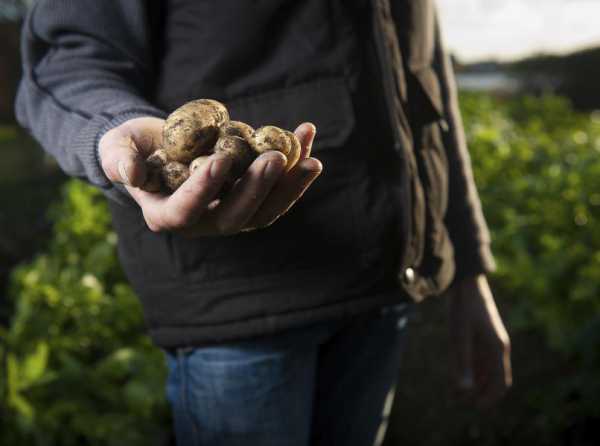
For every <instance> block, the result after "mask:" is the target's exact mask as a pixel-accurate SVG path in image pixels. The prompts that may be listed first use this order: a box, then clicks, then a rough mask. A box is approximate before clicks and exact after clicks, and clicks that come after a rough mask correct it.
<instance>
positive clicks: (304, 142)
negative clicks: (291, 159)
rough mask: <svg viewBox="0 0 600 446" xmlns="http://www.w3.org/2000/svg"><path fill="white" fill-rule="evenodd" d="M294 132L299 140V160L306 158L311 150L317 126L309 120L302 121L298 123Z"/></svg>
mask: <svg viewBox="0 0 600 446" xmlns="http://www.w3.org/2000/svg"><path fill="white" fill-rule="evenodd" d="M294 133H295V134H296V136H297V137H298V139H299V140H300V145H301V146H302V151H301V152H300V160H303V159H305V158H308V157H309V156H310V153H311V150H312V144H313V141H314V139H315V135H316V134H317V128H316V127H315V125H314V124H312V123H310V122H304V123H302V124H300V125H299V126H298V127H297V128H296V130H294Z"/></svg>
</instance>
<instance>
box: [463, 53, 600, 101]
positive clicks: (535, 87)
mask: <svg viewBox="0 0 600 446" xmlns="http://www.w3.org/2000/svg"><path fill="white" fill-rule="evenodd" d="M454 63H455V67H456V69H457V71H458V72H459V73H463V74H467V75H471V76H475V77H477V76H480V77H481V78H489V77H493V76H494V75H498V74H499V75H503V76H508V77H509V78H510V79H512V80H515V81H517V82H518V84H519V88H518V90H517V93H526V94H534V95H535V94H539V93H553V94H557V95H560V96H566V97H567V98H569V99H570V100H571V102H572V104H573V105H574V106H575V107H576V108H577V109H579V110H583V111H589V110H598V109H600V82H598V80H599V79H600V47H598V48H589V49H585V50H580V51H576V52H573V53H570V54H566V55H548V54H541V55H534V56H530V57H527V58H525V59H522V60H519V61H516V62H507V63H501V62H496V61H482V62H478V63H472V64H467V65H463V64H461V63H460V61H456V60H455V61H454ZM490 92H492V93H493V90H491V91H490Z"/></svg>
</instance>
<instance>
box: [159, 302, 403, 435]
mask: <svg viewBox="0 0 600 446" xmlns="http://www.w3.org/2000/svg"><path fill="white" fill-rule="evenodd" d="M411 306H412V304H402V305H397V306H392V307H385V308H382V309H381V310H378V311H377V312H376V313H375V312H373V313H370V314H368V315H367V314H364V315H361V316H359V317H355V318H352V319H349V320H348V319H347V320H345V321H335V322H328V323H322V324H318V325H313V326H310V327H303V328H300V329H294V330H290V331H288V332H286V333H284V334H281V335H277V336H272V337H265V338H260V339H254V340H248V341H243V342H235V343H228V344H226V345H219V346H210V347H202V348H193V349H192V348H180V349H177V350H176V351H175V352H171V353H166V357H167V363H168V367H169V378H168V382H167V398H168V400H169V402H170V404H171V408H172V413H173V419H174V425H175V432H176V437H177V444H178V446H215V445H218V446H234V445H243V446H271V445H272V446H309V445H313V446H315V445H319V446H325V445H333V446H338V445H342V446H372V445H374V444H375V445H376V444H380V443H381V441H382V440H383V435H384V433H385V427H386V424H387V423H386V419H387V416H388V415H389V411H390V408H391V403H392V401H393V394H394V386H395V382H396V378H397V375H398V369H399V366H400V356H401V352H402V350H403V346H404V343H405V338H406V324H407V318H408V315H409V313H410V309H411Z"/></svg>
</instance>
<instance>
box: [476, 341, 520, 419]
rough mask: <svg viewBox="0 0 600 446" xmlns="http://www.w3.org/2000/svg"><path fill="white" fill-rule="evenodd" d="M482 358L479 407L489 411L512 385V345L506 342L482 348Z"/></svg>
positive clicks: (478, 396)
mask: <svg viewBox="0 0 600 446" xmlns="http://www.w3.org/2000/svg"><path fill="white" fill-rule="evenodd" d="M481 349H482V350H484V351H483V352H482V355H485V356H482V357H481V358H480V359H479V360H478V361H477V362H478V365H479V367H480V368H481V373H480V375H481V376H480V377H478V380H477V381H478V382H477V390H478V391H477V396H476V402H477V405H478V406H479V407H480V408H482V409H487V408H489V407H491V406H493V405H494V404H495V403H497V402H498V401H499V400H500V399H501V398H502V397H503V396H504V395H505V394H506V392H507V391H508V389H509V388H510V386H511V385H512V370H511V362H510V345H509V344H505V343H504V342H501V343H498V344H497V345H495V346H492V347H490V346H489V345H488V346H486V347H482V348H481Z"/></svg>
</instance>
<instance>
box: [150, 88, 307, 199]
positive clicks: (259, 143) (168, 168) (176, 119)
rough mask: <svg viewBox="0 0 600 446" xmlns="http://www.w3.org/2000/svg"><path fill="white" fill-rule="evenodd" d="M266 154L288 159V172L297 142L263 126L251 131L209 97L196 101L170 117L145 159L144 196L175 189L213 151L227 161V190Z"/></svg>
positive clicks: (289, 134)
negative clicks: (157, 144) (271, 152)
mask: <svg viewBox="0 0 600 446" xmlns="http://www.w3.org/2000/svg"><path fill="white" fill-rule="evenodd" d="M269 150H277V151H280V152H281V153H283V154H284V155H285V156H286V157H287V164H286V170H287V171H289V170H290V169H291V168H292V167H294V165H295V164H296V163H297V162H298V159H299V158H300V152H301V146H300V141H299V140H298V138H297V137H296V135H294V133H292V132H290V131H287V130H283V129H280V128H279V127H275V126H272V125H267V126H264V127H260V128H258V129H256V130H254V129H253V128H252V127H250V126H249V125H248V124H245V123H243V122H239V121H231V120H230V119H229V113H228V111H227V108H225V106H224V105H223V104H221V103H220V102H218V101H215V100H212V99H197V100H195V101H191V102H188V103H187V104H185V105H183V106H181V107H180V108H178V109H177V110H175V111H174V112H173V113H171V114H170V115H169V117H168V118H167V120H166V121H165V125H164V127H163V141H162V147H161V148H160V149H158V150H156V151H155V152H154V153H152V154H151V155H150V156H149V157H148V158H147V160H146V165H147V167H148V177H147V178H148V179H147V181H146V184H145V185H144V187H143V188H144V189H145V190H147V191H149V192H158V191H163V192H168V191H171V192H172V191H175V190H176V189H177V188H178V187H179V186H181V185H182V184H183V182H184V181H185V180H186V179H187V178H188V177H189V176H190V174H191V172H193V171H194V170H196V169H198V168H199V167H200V166H202V165H203V164H204V163H205V162H206V161H207V159H208V157H209V156H210V155H212V154H213V153H218V154H222V155H224V156H226V157H229V158H230V159H231V162H232V163H231V168H230V170H229V174H228V177H227V179H226V181H225V185H224V190H228V189H230V188H231V186H232V185H233V184H234V183H235V181H236V180H237V179H238V178H239V177H241V176H242V175H243V174H244V172H246V169H248V167H249V166H250V164H251V163H252V161H254V159H255V158H256V157H257V156H259V155H260V154H262V153H264V152H267V151H269Z"/></svg>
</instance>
